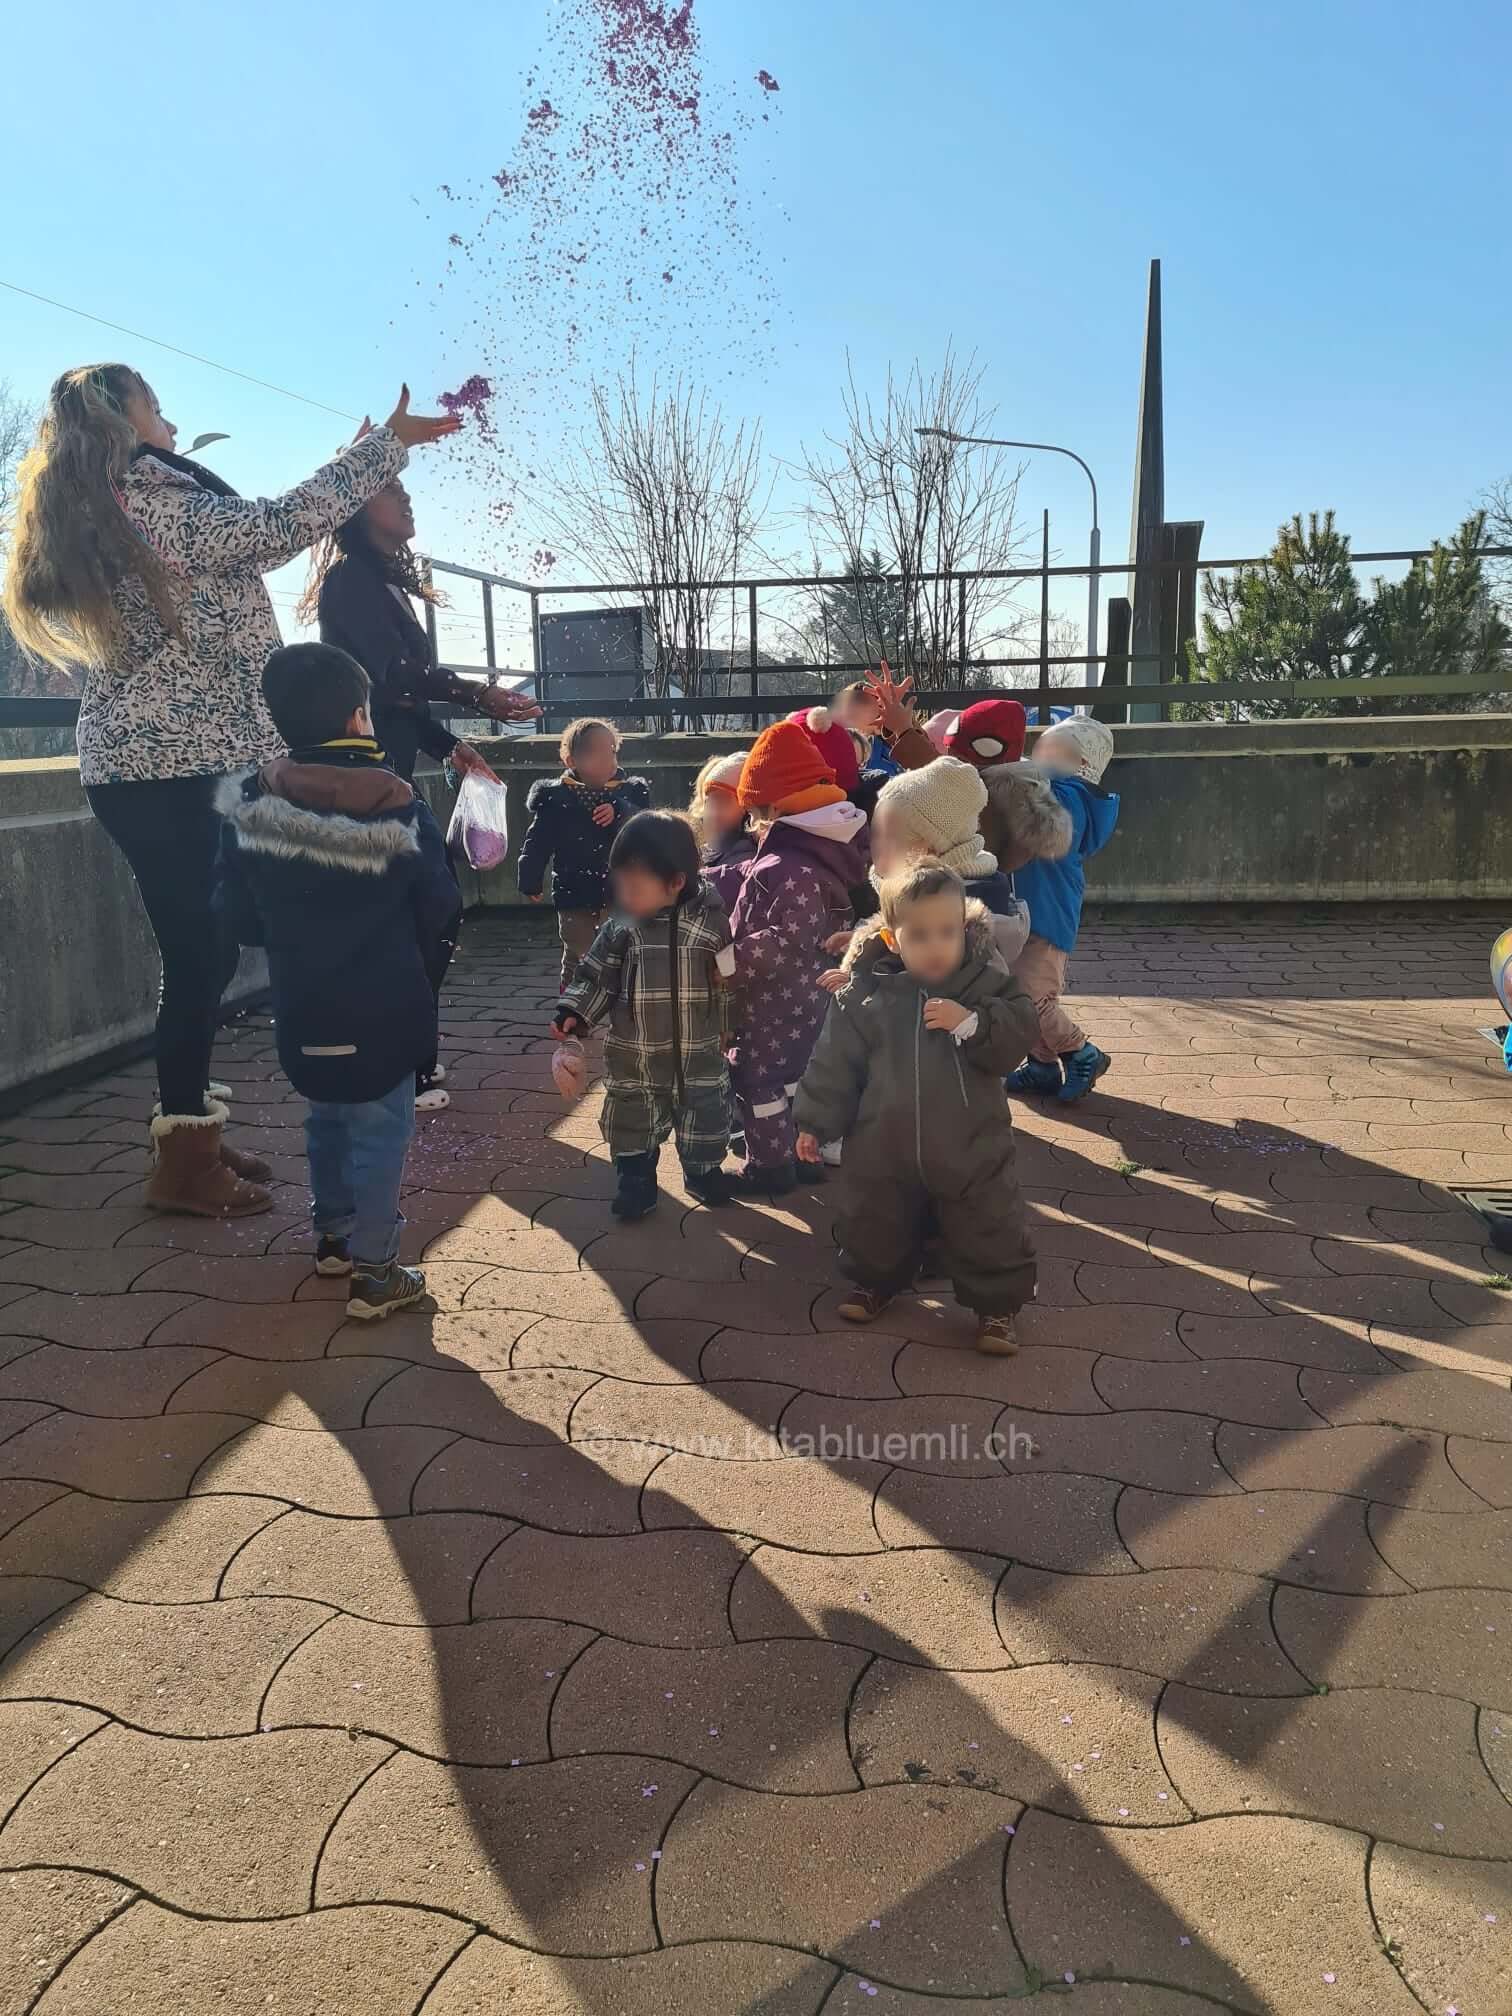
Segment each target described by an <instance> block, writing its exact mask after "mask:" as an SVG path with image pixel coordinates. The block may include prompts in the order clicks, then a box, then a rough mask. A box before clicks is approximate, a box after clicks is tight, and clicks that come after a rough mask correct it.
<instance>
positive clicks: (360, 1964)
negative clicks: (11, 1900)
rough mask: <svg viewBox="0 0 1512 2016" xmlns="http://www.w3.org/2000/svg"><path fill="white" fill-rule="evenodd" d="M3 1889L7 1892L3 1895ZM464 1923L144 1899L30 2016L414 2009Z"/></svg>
mask: <svg viewBox="0 0 1512 2016" xmlns="http://www.w3.org/2000/svg"><path fill="white" fill-rule="evenodd" d="M0 1895H3V1893H0ZM467 1937H468V1928H467V1927H466V1926H465V1925H459V1924H458V1923H457V1922H456V1921H455V1920H454V1919H449V1918H443V1917H441V1916H439V1915H438V1914H436V1913H435V1912H429V1911H406V1910H403V1909H400V1908H397V1907H385V1906H382V1905H351V1906H345V1907H343V1908H341V1909H338V1910H334V1911H320V1912H317V1913H315V1914H314V1915H312V1916H308V1917H303V1918H282V1919H278V1920H275V1921H274V1922H273V1923H271V1924H262V1925H258V1924H239V1925H238V1924H234V1923H224V1922H219V1921H217V1920H215V1919H197V1918H183V1917H180V1916H179V1915H178V1913H177V1912H174V1911H165V1910H164V1909H163V1908H162V1906H161V1905H159V1904H154V1903H152V1902H150V1901H149V1900H148V1899H146V1898H143V1899H141V1900H140V1901H139V1902H137V1903H135V1904H133V1905H132V1907H131V1909H130V1910H129V1911H126V1912H123V1913H122V1915H121V1916H120V1917H119V1918H117V1919H116V1921H115V1922H114V1924H112V1925H109V1926H107V1927H106V1929H105V1931H104V1932H103V1933H101V1935H100V1936H99V1937H98V1938H97V1939H93V1940H91V1941H90V1943H89V1944H88V1945H87V1946H86V1947H85V1948H84V1950H83V1952H82V1953H80V1954H79V1955H78V1956H77V1958H75V1959H74V1960H72V1961H71V1962H70V1963H69V1965H68V1966H67V1967H65V1968H64V1970H63V1972H62V1974H61V1975H60V1976H59V1978H58V1979H57V1980H56V1981H55V1982H54V1983H53V1985H52V1986H51V1987H50V1988H49V1989H48V1991H47V1993H46V1995H44V1996H43V1998H42V2000H41V2001H40V2002H39V2003H38V2004H37V2016H101V2012H102V2011H104V2010H106V2009H112V2008H114V2009H120V2010H122V2011H125V2010H128V2009H129V2010H131V2011H132V2012H134V2016H136V2012H140V2016H188V2012H190V2011H196V2012H198V2011H209V2010H212V2009H213V2010H214V2011H215V2012H216V2016H266V2012H267V2011H269V2010H275V2011H276V2012H277V2016H332V2012H336V2011H345V2010H351V2011H353V2012H356V2011H359V2010H360V2011H361V2012H362V2016H411V2012H412V2011H413V2009H414V2007H415V2004H416V2001H417V1999H418V1998H419V1997H420V1996H421V1995H423V1994H424V1992H425V1990H426V1987H427V1986H428V1985H429V1983H430V1982H431V1981H433V1980H434V1979H435V1977H436V1975H437V1973H438V1972H439V1971H440V1969H441V1968H442V1967H444V1966H445V1965H446V1963H447V1961H448V1960H449V1959H450V1958H451V1956H452V1955H453V1954H454V1953H455V1952H456V1951H457V1950H458V1949H459V1947H461V1946H462V1945H463V1943H464V1942H465V1941H466V1939H467Z"/></svg>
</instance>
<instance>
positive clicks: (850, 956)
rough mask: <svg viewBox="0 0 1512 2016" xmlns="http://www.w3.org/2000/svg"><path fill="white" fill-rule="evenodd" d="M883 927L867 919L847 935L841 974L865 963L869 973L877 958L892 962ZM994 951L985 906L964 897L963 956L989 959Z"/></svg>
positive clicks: (877, 918) (989, 922) (993, 942)
mask: <svg viewBox="0 0 1512 2016" xmlns="http://www.w3.org/2000/svg"><path fill="white" fill-rule="evenodd" d="M886 928H887V927H886V926H885V925H884V923H883V922H882V919H881V918H880V917H867V918H865V919H864V920H863V921H862V922H861V923H860V924H858V925H857V926H856V928H855V930H854V931H853V932H852V933H851V942H850V944H849V945H848V946H847V947H846V948H845V957H844V958H843V959H842V960H841V961H840V965H841V968H842V970H843V971H845V972H847V973H853V972H854V971H855V970H856V968H857V967H858V966H860V965H861V964H862V961H863V960H864V961H865V964H866V968H867V969H868V970H869V969H870V968H871V967H873V966H875V965H876V963H877V961H878V960H879V959H896V958H897V954H896V953H895V952H894V951H893V950H892V948H891V946H890V945H889V944H888V943H887V940H886V939H885V938H884V937H883V935H882V934H883V932H884V931H885V930H886ZM996 949H997V941H996V939H995V938H994V937H993V935H992V913H991V911H990V910H989V909H988V908H987V905H986V904H985V903H979V902H978V901H977V899H976V897H975V896H968V897H967V898H966V957H967V959H983V960H987V959H991V957H992V955H993V953H994V952H995V951H996Z"/></svg>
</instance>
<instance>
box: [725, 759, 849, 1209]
mask: <svg viewBox="0 0 1512 2016" xmlns="http://www.w3.org/2000/svg"><path fill="white" fill-rule="evenodd" d="M740 803H741V805H742V806H743V807H744V808H745V809H746V811H747V812H749V813H750V815H751V821H752V824H753V825H754V826H755V828H756V833H757V851H756V858H755V860H754V861H752V863H751V865H750V867H749V868H748V869H747V870H746V878H745V881H744V883H743V884H742V886H741V891H740V895H739V897H738V898H737V900H736V904H735V908H734V911H733V912H732V914H731V917H730V928H731V931H732V932H733V934H734V939H735V971H736V977H737V980H738V981H739V983H740V985H741V989H742V993H743V1010H744V1027H743V1028H742V1030H741V1033H740V1036H739V1038H738V1040H737V1041H736V1043H735V1044H734V1045H733V1046H732V1048H731V1051H730V1082H731V1085H732V1087H733V1089H734V1093H735V1103H736V1107H737V1110H738V1112H739V1116H740V1120H741V1122H742V1125H743V1127H744V1132H745V1142H746V1160H745V1166H744V1169H743V1170H742V1172H741V1178H740V1182H741V1188H742V1189H743V1190H745V1191H747V1192H748V1193H751V1194H754V1195H758V1196H781V1195H783V1194H784V1193H785V1192H787V1191H789V1190H791V1189H793V1188H794V1186H795V1185H796V1183H797V1180H798V1175H797V1170H796V1169H795V1167H794V1164H793V1117H792V1111H791V1105H792V1096H793V1091H794V1088H795V1087H796V1086H797V1083H798V1080H799V1078H800V1077H801V1076H802V1073H803V1067H804V1066H805V1064H807V1062H808V1059H809V1053H810V1051H811V1050H812V1048H813V1044H814V1038H815V1036H816V1035H817V1034H818V1031H819V1025H820V1023H821V1022H822V1021H823V1019H824V1010H825V1005H826V1001H825V995H824V992H823V990H822V989H821V987H820V986H819V976H820V974H821V973H822V972H823V971H824V969H825V967H826V966H827V965H828V964H829V958H828V955H827V954H826V952H825V941H826V940H827V939H828V938H831V937H832V936H834V934H835V933H836V932H838V931H842V930H844V929H846V928H847V927H848V926H849V924H850V922H851V917H852V911H851V903H850V894H849V892H850V891H851V890H852V889H853V888H855V887H856V885H857V884H859V883H862V882H864V881H865V879H866V866H865V862H864V861H863V859H862V856H861V853H860V851H859V850H858V848H857V846H856V844H855V843H856V841H857V840H858V838H859V837H860V835H861V834H862V833H863V832H864V831H865V827H866V816H865V814H864V813H862V812H860V811H858V810H857V808H856V807H855V806H854V805H852V804H850V803H849V802H848V801H847V799H846V796H845V793H844V792H843V791H842V790H841V789H840V787H839V785H838V784H837V783H836V782H835V773H834V771H833V770H832V769H831V768H830V766H829V764H828V763H826V762H825V760H824V758H823V756H822V755H821V754H820V752H819V750H818V749H817V748H816V747H815V745H814V742H813V739H812V737H811V736H810V735H809V734H808V733H807V731H806V730H805V729H803V728H801V727H799V725H798V724H797V722H795V721H776V722H774V723H773V724H772V726H771V727H770V728H766V729H764V730H763V731H762V733H761V734H760V735H759V736H758V737H757V740H756V744H755V747H754V748H753V749H752V750H751V753H750V755H749V756H747V758H746V760H745V767H744V769H743V770H742V771H741V774H740ZM830 1138H831V1137H830V1136H829V1135H826V1136H825V1139H826V1140H829V1139H830Z"/></svg>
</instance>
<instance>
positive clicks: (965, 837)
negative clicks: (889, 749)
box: [877, 756, 997, 881]
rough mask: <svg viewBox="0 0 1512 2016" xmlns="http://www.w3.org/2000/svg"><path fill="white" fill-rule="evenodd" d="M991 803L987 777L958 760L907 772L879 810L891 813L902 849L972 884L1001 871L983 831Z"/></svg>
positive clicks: (889, 787) (890, 784) (893, 780)
mask: <svg viewBox="0 0 1512 2016" xmlns="http://www.w3.org/2000/svg"><path fill="white" fill-rule="evenodd" d="M986 803H987V786H986V785H985V784H984V783H983V782H982V780H981V777H980V776H979V775H978V773H977V772H976V771H975V770H974V769H973V768H972V766H971V765H970V764H969V763H962V762H959V761H958V760H957V759H956V758H955V757H954V756H940V757H937V758H936V759H935V761H934V762H933V763H926V764H925V766H924V768H923V769H922V770H904V771H901V772H900V773H899V774H898V776H896V777H890V778H889V779H888V781H887V782H886V783H885V784H884V785H883V787H882V789H881V791H880V792H879V793H878V796H877V810H878V811H879V812H880V811H882V810H884V809H885V810H886V813H887V823H888V828H889V831H890V834H891V835H895V836H896V838H897V840H898V842H899V844H900V846H901V847H902V848H904V849H908V848H910V847H911V848H913V849H915V850H917V851H918V852H919V853H921V854H927V855H928V856H929V857H930V859H931V860H933V861H940V862H943V863H944V865H945V866H946V867H947V868H954V870H955V872H956V873H957V875H959V876H961V877H962V878H963V879H965V880H968V881H969V880H971V879H972V878H973V877H975V876H978V875H990V874H991V873H992V872H993V870H994V869H995V868H996V867H997V856H996V855H995V854H989V853H988V852H987V850H986V848H985V847H984V846H983V845H982V836H981V833H980V831H979V830H978V823H977V822H978V821H979V820H980V818H981V816H982V807H983V806H984V805H985V804H986Z"/></svg>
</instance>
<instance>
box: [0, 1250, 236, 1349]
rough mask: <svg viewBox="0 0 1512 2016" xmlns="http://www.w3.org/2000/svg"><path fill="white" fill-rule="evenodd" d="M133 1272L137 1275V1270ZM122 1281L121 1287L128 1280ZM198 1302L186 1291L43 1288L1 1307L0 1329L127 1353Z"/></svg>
mask: <svg viewBox="0 0 1512 2016" xmlns="http://www.w3.org/2000/svg"><path fill="white" fill-rule="evenodd" d="M133 1272H134V1273H140V1272H141V1268H140V1267H136V1268H134V1269H133ZM121 1285H122V1287H123V1288H124V1287H125V1286H126V1283H125V1282H124V1281H123V1282H122V1283H121ZM200 1306H201V1305H200V1304H199V1303H196V1302H191V1301H190V1298H189V1297H188V1296H187V1295H166V1294H150V1293H147V1292H145V1291H144V1292H143V1293H142V1294H139V1295H130V1294H123V1295H116V1294H106V1293H95V1294H90V1293H80V1292H78V1291H74V1292H72V1293H70V1292H66V1291H63V1290H60V1289H53V1288H45V1287H44V1288H39V1289H38V1290H37V1292H36V1293H35V1294H34V1295H28V1296H26V1297H25V1298H24V1299H23V1300H21V1301H19V1302H12V1303H11V1304H10V1305H9V1306H8V1307H7V1308H5V1309H4V1310H0V1332H4V1333H6V1334H7V1335H10V1336H15V1337H40V1338H46V1339H48V1340H49V1341H50V1342H52V1343H54V1344H73V1345H77V1346H79V1347H80V1348H81V1349H84V1350H88V1351H129V1350H132V1349H133V1348H134V1347H136V1346H137V1345H140V1344H143V1343H145V1342H146V1340H147V1338H148V1337H151V1336H153V1333H154V1332H155V1331H156V1330H157V1329H158V1328H159V1326H161V1325H166V1322H167V1321H168V1320H169V1319H171V1318H172V1317H173V1316H174V1315H176V1314H177V1313H178V1312H179V1311H180V1310H184V1309H195V1310H198V1309H199V1308H200ZM153 1341H154V1342H155V1343H160V1344H166V1343H190V1342H193V1343H200V1344H203V1343H206V1342H208V1339H206V1338H203V1337H198V1338H193V1339H190V1338H185V1337H153Z"/></svg>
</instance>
